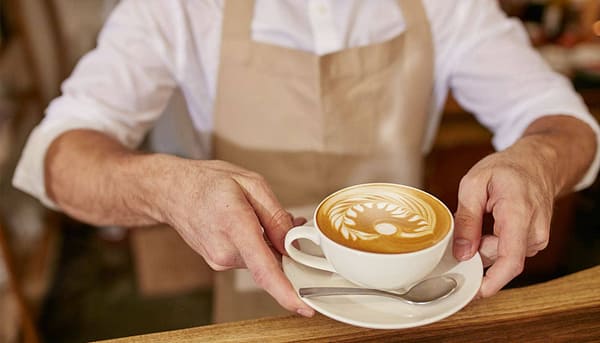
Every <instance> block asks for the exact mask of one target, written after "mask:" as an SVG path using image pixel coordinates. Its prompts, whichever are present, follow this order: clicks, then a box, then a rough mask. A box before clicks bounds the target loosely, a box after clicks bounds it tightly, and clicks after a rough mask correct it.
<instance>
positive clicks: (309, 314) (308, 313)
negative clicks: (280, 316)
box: [296, 308, 315, 318]
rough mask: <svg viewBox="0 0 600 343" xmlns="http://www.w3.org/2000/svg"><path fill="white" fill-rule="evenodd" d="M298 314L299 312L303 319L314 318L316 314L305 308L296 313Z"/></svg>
mask: <svg viewBox="0 0 600 343" xmlns="http://www.w3.org/2000/svg"><path fill="white" fill-rule="evenodd" d="M296 312H298V314H299V315H301V316H303V317H308V318H310V317H312V316H313V315H314V314H315V312H314V311H313V310H308V309H305V308H299V309H298V311H296Z"/></svg>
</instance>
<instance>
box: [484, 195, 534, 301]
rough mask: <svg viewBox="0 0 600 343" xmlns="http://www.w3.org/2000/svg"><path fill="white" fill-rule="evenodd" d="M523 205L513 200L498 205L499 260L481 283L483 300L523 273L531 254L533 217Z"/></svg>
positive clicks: (496, 227)
mask: <svg viewBox="0 0 600 343" xmlns="http://www.w3.org/2000/svg"><path fill="white" fill-rule="evenodd" d="M523 204H524V203H523V202H519V201H516V200H513V199H511V201H510V203H509V202H507V201H502V200H501V201H498V203H496V204H495V205H494V208H493V215H494V232H495V233H496V235H497V236H498V259H497V260H496V262H495V263H494V264H493V265H492V266H491V267H490V268H489V269H488V270H487V272H486V274H485V276H484V278H483V281H482V283H481V289H480V293H481V295H482V296H483V297H489V296H491V295H494V294H496V293H497V292H498V291H499V290H500V289H502V287H504V286H505V285H506V284H507V283H509V282H510V281H511V280H512V279H513V278H515V277H516V276H517V275H519V274H521V272H522V271H523V267H524V264H525V256H526V252H527V229H528V227H529V224H530V220H531V215H530V214H529V213H527V211H524V210H523V209H524V208H525V207H526V206H523Z"/></svg>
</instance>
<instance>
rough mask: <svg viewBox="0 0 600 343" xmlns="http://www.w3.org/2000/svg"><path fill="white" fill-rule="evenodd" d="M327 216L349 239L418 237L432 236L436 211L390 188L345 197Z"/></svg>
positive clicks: (331, 223)
mask: <svg viewBox="0 0 600 343" xmlns="http://www.w3.org/2000/svg"><path fill="white" fill-rule="evenodd" d="M327 217H328V218H329V222H330V225H331V226H332V227H334V228H335V229H336V230H337V231H338V232H340V233H341V234H342V236H343V237H344V238H345V239H348V240H357V239H362V240H372V239H376V238H381V236H397V237H398V238H404V239H410V238H421V237H424V236H428V235H432V234H433V230H434V228H435V224H436V216H435V213H434V211H433V209H432V208H431V206H430V205H429V204H428V203H427V202H426V201H425V200H423V199H420V198H417V197H413V196H410V195H408V194H401V193H397V192H389V191H387V192H384V191H381V192H379V194H376V195H356V196H351V197H348V198H346V199H344V200H342V201H340V202H337V203H335V204H334V205H333V206H331V208H330V209H329V210H328V212H327Z"/></svg>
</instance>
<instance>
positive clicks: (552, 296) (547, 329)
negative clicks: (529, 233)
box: [111, 266, 600, 343]
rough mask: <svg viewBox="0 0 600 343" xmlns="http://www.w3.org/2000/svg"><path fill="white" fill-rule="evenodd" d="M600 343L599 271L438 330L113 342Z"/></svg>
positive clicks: (255, 328) (328, 324) (494, 300)
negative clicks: (400, 342)
mask: <svg viewBox="0 0 600 343" xmlns="http://www.w3.org/2000/svg"><path fill="white" fill-rule="evenodd" d="M315 341H321V342H322V341H327V342H372V341H376V342H395V341H402V342H600V266H596V267H594V268H590V269H587V270H584V271H581V272H578V273H575V274H571V275H568V276H566V277H563V278H559V279H556V280H552V281H549V282H546V283H542V284H537V285H534V286H529V287H524V288H518V289H509V290H504V291H501V292H500V293H498V294H497V295H495V296H493V297H491V298H488V299H481V300H476V301H474V302H472V303H471V304H469V305H468V306H467V307H465V308H464V309H462V310H461V311H459V312H458V313H456V314H454V315H452V316H450V317H449V318H446V319H444V320H442V321H439V322H437V323H433V324H430V325H426V326H421V327H417V328H412V329H403V330H373V329H364V328H359V327H354V326H350V325H346V324H343V323H339V322H336V321H334V320H331V319H329V318H327V317H324V316H321V315H316V316H315V317H314V318H302V317H299V316H285V317H273V318H264V319H258V320H249V321H242V322H233V323H226V324H219V325H208V326H203V327H198V328H192V329H186V330H178V331H170V332H163V333H157V334H150V335H143V336H135V337H128V338H122V339H119V340H113V341H111V342H120V343H132V342H315Z"/></svg>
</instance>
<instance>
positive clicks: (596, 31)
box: [592, 20, 600, 37]
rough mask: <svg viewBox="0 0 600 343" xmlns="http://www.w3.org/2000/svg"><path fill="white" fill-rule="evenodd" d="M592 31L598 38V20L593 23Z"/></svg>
mask: <svg viewBox="0 0 600 343" xmlns="http://www.w3.org/2000/svg"><path fill="white" fill-rule="evenodd" d="M592 30H593V31H594V34H595V35H596V36H598V37H600V20H598V21H597V22H595V23H594V25H592Z"/></svg>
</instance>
